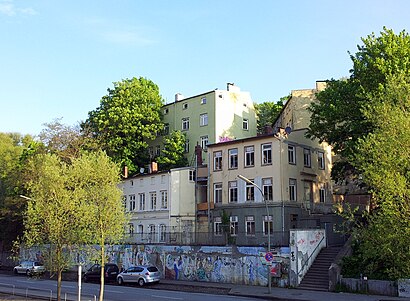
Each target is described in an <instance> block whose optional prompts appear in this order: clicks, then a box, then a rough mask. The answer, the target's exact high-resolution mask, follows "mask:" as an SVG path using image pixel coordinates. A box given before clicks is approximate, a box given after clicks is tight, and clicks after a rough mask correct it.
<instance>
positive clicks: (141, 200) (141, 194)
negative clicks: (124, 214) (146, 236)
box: [138, 193, 145, 211]
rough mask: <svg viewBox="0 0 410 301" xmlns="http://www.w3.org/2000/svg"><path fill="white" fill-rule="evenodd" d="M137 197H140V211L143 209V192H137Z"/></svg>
mask: <svg viewBox="0 0 410 301" xmlns="http://www.w3.org/2000/svg"><path fill="white" fill-rule="evenodd" d="M138 197H139V199H140V211H144V210H145V193H139V194H138Z"/></svg>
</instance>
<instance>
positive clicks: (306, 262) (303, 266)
mask: <svg viewBox="0 0 410 301" xmlns="http://www.w3.org/2000/svg"><path fill="white" fill-rule="evenodd" d="M324 239H325V235H323V237H322V239H321V240H320V241H319V243H318V244H317V246H316V248H315V249H314V250H313V252H312V254H310V256H309V257H308V259H307V260H306V261H305V263H304V264H303V265H302V267H301V268H300V270H299V271H298V275H299V276H300V272H302V271H303V269H304V268H305V266H306V265H307V264H308V262H309V261H310V258H312V256H313V254H315V252H316V249H317V248H319V246H320V244H321V243H322V241H323V240H324Z"/></svg>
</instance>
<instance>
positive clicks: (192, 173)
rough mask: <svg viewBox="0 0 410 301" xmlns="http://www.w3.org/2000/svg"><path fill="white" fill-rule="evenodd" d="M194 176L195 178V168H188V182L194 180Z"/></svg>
mask: <svg viewBox="0 0 410 301" xmlns="http://www.w3.org/2000/svg"><path fill="white" fill-rule="evenodd" d="M195 178H196V172H195V170H190V171H189V181H190V182H195Z"/></svg>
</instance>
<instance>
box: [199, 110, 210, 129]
mask: <svg viewBox="0 0 410 301" xmlns="http://www.w3.org/2000/svg"><path fill="white" fill-rule="evenodd" d="M205 125H208V114H207V113H205V114H201V115H199V126H205Z"/></svg>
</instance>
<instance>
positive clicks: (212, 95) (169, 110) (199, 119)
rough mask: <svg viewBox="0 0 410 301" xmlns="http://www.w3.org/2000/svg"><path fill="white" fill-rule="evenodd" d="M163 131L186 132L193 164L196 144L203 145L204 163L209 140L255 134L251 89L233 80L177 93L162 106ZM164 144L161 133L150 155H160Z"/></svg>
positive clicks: (217, 140) (190, 159)
mask: <svg viewBox="0 0 410 301" xmlns="http://www.w3.org/2000/svg"><path fill="white" fill-rule="evenodd" d="M162 110H163V112H162V113H163V116H164V119H163V120H164V123H165V130H164V133H163V134H164V135H166V134H168V133H170V132H171V131H173V130H180V131H182V132H183V133H185V135H186V137H187V143H186V146H185V152H186V157H187V159H188V161H189V163H190V165H191V166H193V165H194V164H195V162H196V161H194V157H195V146H196V145H200V146H201V147H202V149H203V151H204V152H203V153H202V156H201V157H202V159H203V162H202V163H206V160H207V156H206V155H205V152H206V148H207V145H208V144H213V143H218V142H222V141H229V140H234V139H239V138H245V137H252V136H255V135H256V113H255V109H254V106H253V101H252V99H251V95H250V93H249V92H244V91H241V90H240V88H239V87H238V86H235V85H234V84H230V83H228V84H227V89H226V90H218V89H216V90H212V91H209V92H206V93H202V94H199V95H196V96H192V97H188V98H185V97H184V96H183V95H181V94H176V95H175V102H173V103H169V104H166V105H164V106H163V108H162ZM162 148H163V144H162V137H157V139H156V140H155V141H152V142H151V143H150V155H151V157H152V158H155V156H158V155H159V154H160V152H161V149H162Z"/></svg>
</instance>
